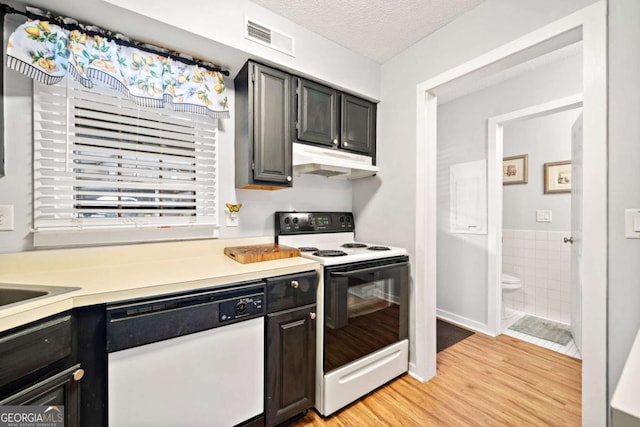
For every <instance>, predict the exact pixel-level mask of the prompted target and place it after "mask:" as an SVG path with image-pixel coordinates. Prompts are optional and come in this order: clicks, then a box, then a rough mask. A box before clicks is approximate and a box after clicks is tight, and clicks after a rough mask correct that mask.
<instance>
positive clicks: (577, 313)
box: [565, 113, 582, 353]
mask: <svg viewBox="0 0 640 427" xmlns="http://www.w3.org/2000/svg"><path fill="white" fill-rule="evenodd" d="M571 166H572V168H571V169H572V171H571V240H570V241H569V242H567V243H571V242H573V243H572V245H571V334H572V335H573V340H574V341H575V343H576V346H577V347H578V350H579V351H580V353H582V113H580V116H578V118H577V120H576V121H575V123H574V124H573V126H572V127H571ZM565 241H566V240H565Z"/></svg>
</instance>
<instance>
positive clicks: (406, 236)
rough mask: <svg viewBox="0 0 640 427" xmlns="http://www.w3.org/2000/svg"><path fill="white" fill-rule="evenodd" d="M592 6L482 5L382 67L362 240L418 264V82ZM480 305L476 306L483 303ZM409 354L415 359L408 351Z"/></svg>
mask: <svg viewBox="0 0 640 427" xmlns="http://www.w3.org/2000/svg"><path fill="white" fill-rule="evenodd" d="M594 1H595V0H565V1H561V2H559V1H556V0H518V1H513V0H486V1H484V2H483V3H481V4H480V5H478V6H477V7H475V8H474V9H472V10H471V11H469V12H468V13H466V14H464V15H463V16H461V17H459V18H458V19H456V20H454V21H452V22H451V23H449V24H448V25H446V26H445V27H443V28H441V29H440V30H438V31H436V32H434V33H433V34H431V35H429V36H428V37H426V38H424V39H422V40H420V41H419V42H417V43H416V44H414V45H413V46H411V47H410V48H408V49H407V50H405V51H403V52H402V53H400V54H398V55H397V56H395V57H394V58H392V59H391V60H389V61H387V62H385V63H384V64H382V73H381V77H380V82H381V89H380V93H381V95H380V99H381V100H382V102H381V103H380V104H379V105H378V146H377V150H378V164H379V165H380V168H381V172H380V173H379V174H378V176H376V177H375V178H374V179H369V180H363V181H356V182H354V184H353V208H354V212H355V213H356V215H358V220H359V222H358V227H359V230H360V232H359V233H360V236H359V238H361V239H362V240H368V241H380V242H385V243H388V244H392V245H396V246H402V247H406V248H408V250H409V253H410V255H411V256H412V257H413V258H414V259H415V247H416V238H415V223H416V215H415V210H416V206H415V200H416V193H415V191H416V185H415V176H416V85H417V84H419V83H422V82H424V81H425V80H427V79H429V78H431V77H434V76H436V75H438V74H439V73H442V72H445V71H447V70H449V69H451V68H453V67H455V66H457V65H460V64H462V63H464V62H466V61H469V60H471V59H473V58H475V57H477V56H478V55H481V54H483V53H486V52H488V51H490V50H491V49H495V48H496V47H498V46H501V45H503V44H505V43H508V42H510V41H512V40H514V39H516V38H518V37H520V36H522V35H524V34H527V33H529V32H531V31H533V30H536V29H538V28H540V27H541V26H543V25H546V24H549V23H551V22H553V21H555V20H557V19H559V18H561V17H563V16H566V15H568V14H570V13H572V12H575V11H577V10H579V9H581V8H583V7H585V6H587V5H589V4H591V3H594ZM382 224H384V226H382ZM431 244H435V242H431ZM413 286H424V283H415V284H413ZM463 298H466V297H464V296H463ZM484 300H486V298H484V299H483V300H482V301H484ZM482 301H480V302H479V305H483V304H485V305H486V303H483V302H482ZM485 312H486V307H484V308H481V309H480V312H479V313H477V314H478V315H479V317H483V314H484V313H485ZM411 316H413V305H412V312H411ZM412 318H413V317H412ZM411 333H412V334H413V330H412V332H411ZM410 342H411V345H412V344H413V342H414V341H413V340H411V341H410ZM411 354H412V358H413V355H414V354H415V352H414V351H413V347H412V348H411Z"/></svg>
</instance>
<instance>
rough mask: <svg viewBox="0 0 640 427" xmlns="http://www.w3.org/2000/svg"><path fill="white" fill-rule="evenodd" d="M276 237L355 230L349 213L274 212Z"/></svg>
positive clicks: (351, 215)
mask: <svg viewBox="0 0 640 427" xmlns="http://www.w3.org/2000/svg"><path fill="white" fill-rule="evenodd" d="M275 228H276V235H283V234H307V233H339V232H344V231H351V232H353V231H354V230H355V222H354V219H353V213H351V212H276V213H275Z"/></svg>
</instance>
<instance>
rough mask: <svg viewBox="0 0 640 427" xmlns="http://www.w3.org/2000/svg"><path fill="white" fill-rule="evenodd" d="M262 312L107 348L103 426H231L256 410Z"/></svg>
mask: <svg viewBox="0 0 640 427" xmlns="http://www.w3.org/2000/svg"><path fill="white" fill-rule="evenodd" d="M263 354H264V318H263V317H259V318H255V319H251V320H245V321H242V322H239V323H234V324H231V325H227V326H222V327H218V328H214V329H209V330H205V331H202V332H196V333H193V334H189V335H184V336H180V337H177V338H172V339H168V340H165V341H159V342H155V343H151V344H146V345H142V346H139V347H134V348H130V349H126V350H121V351H117V352H114V353H109V355H108V357H109V360H108V370H109V372H108V382H109V392H108V396H109V426H111V427H129V426H131V427H148V426H155V427H158V426H167V427H175V426H189V427H196V426H208V427H211V426H219V427H230V426H234V425H236V424H239V423H241V422H244V421H246V420H248V419H250V418H253V417H256V416H258V415H260V414H262V413H263V408H264V403H263V379H264V360H263Z"/></svg>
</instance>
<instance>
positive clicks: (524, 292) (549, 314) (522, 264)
mask: <svg viewBox="0 0 640 427" xmlns="http://www.w3.org/2000/svg"><path fill="white" fill-rule="evenodd" d="M569 236H571V233H570V232H568V231H567V232H563V231H533V230H507V229H505V230H503V233H502V271H503V272H504V273H507V274H511V275H512V276H516V277H519V278H520V279H521V280H522V284H523V286H522V289H521V290H518V291H512V292H504V293H503V304H504V305H505V306H506V307H507V308H512V309H514V310H518V311H522V312H525V313H527V314H532V315H535V316H538V317H544V318H546V319H550V320H555V321H557V322H562V323H567V324H568V323H570V319H571V311H570V310H571V304H570V299H569V298H570V294H571V290H570V289H571V288H570V287H571V245H570V244H568V243H564V242H563V238H564V237H569Z"/></svg>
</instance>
